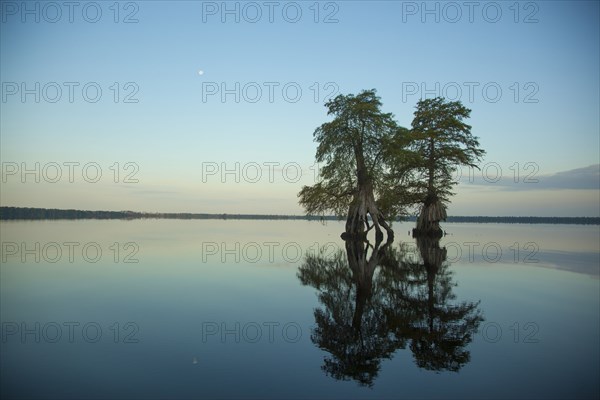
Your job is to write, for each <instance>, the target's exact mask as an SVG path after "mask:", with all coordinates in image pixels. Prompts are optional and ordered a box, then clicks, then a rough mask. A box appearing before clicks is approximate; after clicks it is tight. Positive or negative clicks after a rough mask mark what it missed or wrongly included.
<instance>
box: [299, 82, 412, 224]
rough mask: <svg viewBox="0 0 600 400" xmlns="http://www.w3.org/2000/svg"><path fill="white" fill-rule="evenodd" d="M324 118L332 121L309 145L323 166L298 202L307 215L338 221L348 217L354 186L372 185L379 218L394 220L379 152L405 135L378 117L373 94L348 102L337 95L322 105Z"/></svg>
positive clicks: (384, 115)
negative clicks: (380, 213)
mask: <svg viewBox="0 0 600 400" xmlns="http://www.w3.org/2000/svg"><path fill="white" fill-rule="evenodd" d="M325 106H326V107H327V108H328V113H327V114H328V115H331V116H333V120H332V121H330V122H326V123H324V124H322V125H321V126H320V127H318V128H317V129H316V130H315V132H314V140H315V141H316V142H317V143H319V145H318V147H317V153H316V161H317V162H319V163H323V166H322V168H321V170H320V174H319V179H320V181H319V182H317V183H316V184H315V185H313V186H304V187H303V188H302V190H301V191H300V193H299V194H298V197H299V198H300V200H299V202H300V204H301V205H302V206H303V207H304V209H305V210H306V212H307V214H324V213H327V212H333V213H334V214H335V215H337V216H339V217H342V216H344V215H345V214H346V213H347V212H348V207H349V205H350V203H351V202H352V199H353V196H354V195H355V194H356V193H357V192H358V190H359V185H361V184H365V183H368V184H370V185H372V187H373V191H374V194H375V198H376V199H378V204H379V203H380V202H381V204H382V205H384V206H385V211H384V212H383V214H384V215H385V216H395V215H397V211H398V210H399V207H398V206H397V205H396V202H394V201H393V199H392V198H391V197H390V198H384V196H386V195H391V194H392V193H391V192H389V191H388V190H387V189H386V188H387V187H389V186H390V185H389V182H388V181H387V179H388V175H387V174H386V172H387V169H388V165H387V164H386V163H385V160H384V157H385V151H386V148H387V146H388V145H390V143H392V142H393V140H392V139H393V138H394V137H400V136H401V135H402V134H404V135H405V134H406V133H407V132H408V130H407V129H405V128H401V127H399V126H398V125H397V124H396V122H395V121H394V117H393V115H392V114H391V113H384V112H382V111H381V101H380V99H379V97H378V96H377V94H376V91H375V90H374V89H372V90H365V91H362V92H361V93H359V94H358V95H356V96H354V95H352V94H349V95H339V96H337V97H336V98H334V99H332V100H330V101H328V102H327V103H326V104H325Z"/></svg>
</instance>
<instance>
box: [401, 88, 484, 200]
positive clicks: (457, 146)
mask: <svg viewBox="0 0 600 400" xmlns="http://www.w3.org/2000/svg"><path fill="white" fill-rule="evenodd" d="M470 114H471V110H469V109H468V108H466V107H464V106H463V105H462V104H461V103H460V102H459V101H454V102H448V101H446V100H444V99H443V98H441V97H437V98H435V99H425V100H420V101H419V102H418V103H417V107H416V111H415V113H414V119H413V121H412V129H411V132H410V138H409V143H408V147H409V149H410V150H411V151H412V152H413V153H414V154H415V156H416V157H415V158H413V159H412V160H411V162H410V163H409V164H408V165H407V166H406V167H405V168H408V169H410V171H411V175H412V182H411V186H410V190H411V191H412V192H413V193H414V197H416V198H417V199H418V200H419V202H420V203H422V204H426V203H429V204H431V203H433V202H434V201H436V200H437V199H439V200H440V201H442V203H444V204H447V203H448V202H449V198H450V196H451V195H452V194H453V192H452V188H453V186H454V185H455V184H456V183H457V182H456V181H455V180H454V179H453V175H454V173H455V172H456V169H457V167H459V166H461V165H464V166H470V167H474V168H478V167H477V162H479V161H480V160H481V158H482V157H483V155H484V154H485V151H484V150H482V149H481V148H480V147H479V141H478V138H477V137H475V136H473V135H471V126H470V125H468V124H466V123H465V122H464V120H466V119H468V118H469V117H470Z"/></svg>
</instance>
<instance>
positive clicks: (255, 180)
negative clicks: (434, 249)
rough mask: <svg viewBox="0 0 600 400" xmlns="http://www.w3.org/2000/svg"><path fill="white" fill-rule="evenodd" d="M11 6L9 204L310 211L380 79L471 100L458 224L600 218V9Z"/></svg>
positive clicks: (539, 4) (4, 71) (4, 67)
mask: <svg viewBox="0 0 600 400" xmlns="http://www.w3.org/2000/svg"><path fill="white" fill-rule="evenodd" d="M0 5H1V9H0V12H1V21H0V80H1V82H2V94H1V95H2V98H1V99H0V100H1V103H0V107H1V110H0V117H1V120H0V147H1V149H0V161H1V164H2V182H1V190H0V203H1V205H3V206H22V207H45V208H77V209H86V210H135V211H150V212H154V211H156V212H209V213H221V212H223V213H257V214H302V213H303V210H302V209H301V207H300V206H298V204H297V197H296V195H297V193H298V191H299V190H300V189H301V187H302V185H304V184H312V183H314V174H315V170H316V168H315V165H314V155H315V149H316V144H315V143H314V142H313V136H312V135H313V131H314V130H315V128H316V127H318V126H319V125H320V124H322V123H324V122H326V121H328V120H329V117H328V116H327V115H326V108H325V107H324V106H323V104H324V102H325V100H326V99H327V98H328V96H332V95H336V94H339V93H343V94H347V93H357V92H359V91H360V90H363V89H370V88H376V89H377V91H378V94H379V95H380V96H381V100H382V102H383V110H384V111H386V112H392V113H394V115H395V116H396V119H397V120H398V122H399V123H400V124H401V125H403V126H406V127H410V122H411V120H412V113H413V111H414V106H415V104H416V102H417V101H418V100H419V99H420V98H421V97H427V98H430V97H434V96H436V95H442V96H445V97H447V98H450V99H452V100H461V101H462V102H463V104H465V106H467V107H469V108H470V109H471V110H472V113H471V119H470V120H469V123H470V124H471V125H472V126H473V128H472V133H473V134H474V135H476V136H478V137H479V138H480V143H481V145H482V147H483V148H484V149H485V150H486V151H487V155H486V158H485V160H484V162H483V163H482V167H483V171H482V172H479V171H476V172H475V173H474V174H470V171H469V170H468V169H466V168H465V169H463V170H462V171H461V174H460V176H457V178H460V179H461V184H460V185H458V186H457V187H456V192H457V195H456V196H455V197H454V198H453V202H452V205H451V206H450V209H449V214H450V215H521V216H529V215H534V216H554V215H556V216H600V187H599V185H600V166H599V165H600V121H599V111H598V110H599V109H600V83H599V80H600V79H599V71H600V50H599V49H600V28H599V20H600V9H599V3H598V2H597V1H579V2H578V1H565V2H561V1H522V2H515V1H508V2H504V1H497V2H488V1H484V2H478V1H474V2H463V1H458V2H427V3H424V2H421V1H418V2H411V1H322V2H315V1H297V2H288V1H273V2H268V1H257V2H226V3H224V2H221V1H217V2H206V1H204V2H203V1H171V2H167V1H133V2H127V1H123V2H118V3H117V2H115V1H96V2H86V1H83V2H61V1H57V2H40V1H37V2H36V1H28V2H21V1H17V2H11V1H4V0H2V1H1V2H0ZM24 170H28V171H29V172H27V171H25V173H24ZM98 172H100V173H101V175H97V174H98ZM57 173H58V175H57ZM36 180H37V181H39V182H36ZM136 180H137V182H136ZM22 181H24V182H22ZM71 181H72V182H71Z"/></svg>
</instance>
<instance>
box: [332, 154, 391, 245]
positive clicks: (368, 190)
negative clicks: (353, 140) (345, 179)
mask: <svg viewBox="0 0 600 400" xmlns="http://www.w3.org/2000/svg"><path fill="white" fill-rule="evenodd" d="M354 154H355V157H356V175H357V185H358V190H357V192H356V193H355V194H354V198H353V199H352V203H350V207H349V209H348V216H347V218H346V231H345V232H344V233H343V234H342V239H344V240H346V239H358V240H366V237H367V233H368V232H369V230H371V228H373V227H375V231H376V236H375V238H376V240H381V239H382V238H383V232H382V231H381V227H383V229H385V231H386V233H387V235H388V240H393V238H394V232H393V231H392V229H391V228H390V226H389V225H388V223H387V222H386V221H385V217H384V216H383V214H382V213H381V212H380V211H379V208H378V207H377V204H376V203H375V196H374V195H373V184H372V182H371V178H370V177H369V174H368V172H367V167H366V165H365V160H364V157H363V153H362V145H361V144H360V143H359V144H358V145H357V146H356V147H355V149H354ZM368 216H370V217H371V220H372V222H373V225H371V226H369V218H368Z"/></svg>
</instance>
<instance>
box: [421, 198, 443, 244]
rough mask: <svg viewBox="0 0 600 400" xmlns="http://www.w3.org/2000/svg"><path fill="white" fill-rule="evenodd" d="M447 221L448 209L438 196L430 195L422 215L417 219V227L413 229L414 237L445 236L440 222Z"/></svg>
mask: <svg viewBox="0 0 600 400" xmlns="http://www.w3.org/2000/svg"><path fill="white" fill-rule="evenodd" d="M445 220H446V207H445V206H444V204H443V203H442V202H441V201H440V200H439V199H438V198H437V196H436V195H428V196H427V199H426V200H425V204H424V205H423V208H422V209H421V213H420V214H419V217H418V218H417V227H416V228H415V229H413V236H414V237H423V236H429V237H434V238H439V237H442V236H443V235H444V232H443V231H442V228H441V227H440V221H445Z"/></svg>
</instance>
